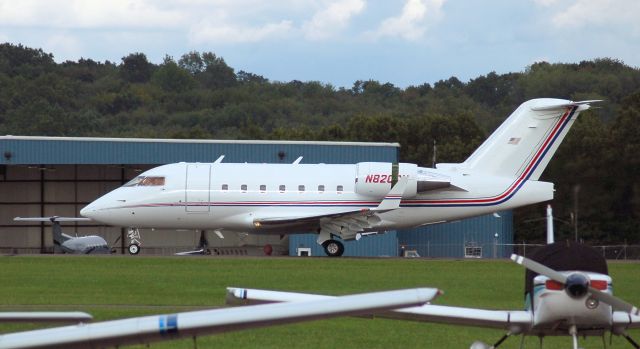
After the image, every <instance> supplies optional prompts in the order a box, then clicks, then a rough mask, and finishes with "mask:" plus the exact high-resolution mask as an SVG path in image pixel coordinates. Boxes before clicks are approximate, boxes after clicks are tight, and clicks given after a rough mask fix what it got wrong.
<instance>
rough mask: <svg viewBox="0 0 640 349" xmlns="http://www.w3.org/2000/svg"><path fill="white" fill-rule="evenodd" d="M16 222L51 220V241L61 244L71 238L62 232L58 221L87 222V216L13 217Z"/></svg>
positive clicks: (57, 244)
mask: <svg viewBox="0 0 640 349" xmlns="http://www.w3.org/2000/svg"><path fill="white" fill-rule="evenodd" d="M13 220H14V221H17V222H51V224H53V229H52V230H53V243H54V245H56V246H59V245H62V243H63V242H65V241H67V240H69V239H71V236H69V235H67V234H65V233H63V232H62V227H61V226H60V222H88V221H91V219H89V218H84V217H59V216H51V217H15V218H14V219H13Z"/></svg>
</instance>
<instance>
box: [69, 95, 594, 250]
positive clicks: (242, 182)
mask: <svg viewBox="0 0 640 349" xmlns="http://www.w3.org/2000/svg"><path fill="white" fill-rule="evenodd" d="M593 102H597V101H581V102H573V101H569V100H563V99H550V98H542V99H534V100H530V101H527V102H525V103H523V104H522V105H520V107H518V108H517V109H516V110H515V111H514V112H513V113H512V114H511V116H509V117H508V118H507V119H506V120H505V121H504V123H503V124H502V125H501V126H500V127H498V129H496V130H495V132H494V133H493V134H492V135H491V136H490V137H489V138H488V139H487V140H486V141H485V142H484V143H483V144H482V145H481V146H480V147H479V148H478V149H477V150H476V151H475V152H474V153H473V154H471V156H469V158H467V159H466V160H465V161H464V162H463V163H459V164H437V165H436V168H424V167H418V165H416V164H410V163H400V164H397V163H384V162H361V163H357V164H349V165H343V164H301V163H300V161H301V159H298V160H296V161H295V162H294V163H292V164H248V163H223V162H222V159H223V158H224V155H223V156H221V157H220V158H219V159H218V160H216V161H215V162H213V163H176V164H169V165H164V166H160V167H156V168H153V169H151V170H148V171H146V172H144V173H142V174H141V175H140V176H138V177H136V178H134V179H133V180H131V181H130V182H129V183H126V184H125V185H123V186H122V187H120V188H117V189H115V190H113V191H111V192H109V193H107V194H106V195H104V196H102V197H100V198H98V199H97V200H95V201H94V202H92V203H91V204H89V205H88V206H86V207H85V208H83V209H82V210H81V211H80V214H81V215H82V216H84V217H89V218H91V219H93V220H95V221H97V222H102V223H104V224H108V225H114V226H120V227H130V228H131V229H132V231H134V232H135V231H137V228H162V229H197V230H214V231H216V232H219V233H221V232H236V233H253V234H277V235H283V234H292V233H300V232H316V233H318V238H317V242H318V244H320V245H322V246H323V247H324V250H325V253H326V254H327V255H329V256H341V255H342V254H343V253H344V244H343V243H342V242H341V241H345V240H358V239H359V238H360V237H362V236H366V235H371V233H376V232H377V233H382V232H385V231H388V230H394V229H406V228H413V227H417V226H421V225H425V224H431V223H440V222H445V221H449V220H456V219H461V218H465V217H472V216H478V215H483V214H490V213H494V212H496V211H500V210H508V209H513V208H516V207H520V206H525V205H530V204H534V203H538V202H544V201H548V200H551V199H552V198H553V192H554V189H553V183H548V182H542V181H539V178H540V175H541V174H542V172H543V171H544V169H545V167H546V166H547V164H548V163H549V161H550V160H551V157H552V156H553V154H554V153H555V151H556V149H557V148H558V146H559V145H560V143H561V142H562V140H563V139H564V137H565V136H566V134H567V132H568V131H569V129H570V128H571V126H572V125H573V123H574V121H575V120H576V118H577V117H578V114H580V112H582V111H584V110H587V109H589V105H590V103H593ZM134 235H136V236H137V234H134ZM134 243H135V244H137V242H133V240H132V242H131V244H130V247H132V248H131V249H130V251H138V250H139V248H138V247H139V246H138V245H135V246H134Z"/></svg>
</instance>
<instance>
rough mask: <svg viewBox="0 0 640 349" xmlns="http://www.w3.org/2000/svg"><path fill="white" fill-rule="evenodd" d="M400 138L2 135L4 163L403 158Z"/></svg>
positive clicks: (1, 159)
mask: <svg viewBox="0 0 640 349" xmlns="http://www.w3.org/2000/svg"><path fill="white" fill-rule="evenodd" d="M399 148H400V144H398V143H366V142H315V141H314V142H307V141H251V140H196V139H145V138H88V137H33V136H0V154H1V155H0V164H3V165H21V164H166V163H172V162H181V161H186V162H212V161H214V160H215V159H217V158H218V157H219V156H220V155H225V162H268V163H278V162H292V161H294V160H296V159H297V158H298V157H299V156H303V157H304V159H303V161H302V162H303V163H319V162H329V160H328V159H331V161H330V162H331V163H354V162H359V161H392V162H395V161H397V160H398V150H399Z"/></svg>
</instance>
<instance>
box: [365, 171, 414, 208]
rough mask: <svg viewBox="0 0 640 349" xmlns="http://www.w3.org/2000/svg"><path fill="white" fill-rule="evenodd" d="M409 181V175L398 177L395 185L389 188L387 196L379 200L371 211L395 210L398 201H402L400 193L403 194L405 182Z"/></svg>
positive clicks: (398, 204)
mask: <svg viewBox="0 0 640 349" xmlns="http://www.w3.org/2000/svg"><path fill="white" fill-rule="evenodd" d="M408 182H409V176H401V177H400V178H398V182H397V183H396V185H394V186H393V188H391V190H389V193H387V196H385V197H384V199H383V200H382V201H381V202H380V205H378V207H376V208H374V209H373V211H390V210H395V209H396V208H398V207H400V201H402V194H404V190H405V189H406V188H407V183H408Z"/></svg>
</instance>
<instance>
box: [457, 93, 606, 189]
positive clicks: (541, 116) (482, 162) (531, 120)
mask: <svg viewBox="0 0 640 349" xmlns="http://www.w3.org/2000/svg"><path fill="white" fill-rule="evenodd" d="M590 102H596V101H583V102H572V101H569V100H564V99H551V98H541V99H532V100H530V101H527V102H525V103H523V104H521V105H520V106H519V107H518V109H516V110H515V111H514V112H513V113H512V114H511V115H510V116H509V117H508V118H507V120H505V122H503V123H502V125H500V127H498V128H497V129H496V130H495V131H494V132H493V134H492V135H491V136H490V137H489V138H488V139H487V140H486V141H485V142H484V143H483V144H482V145H481V146H480V147H479V148H478V149H477V150H476V151H475V152H474V153H473V154H471V156H470V157H469V158H468V159H467V160H466V161H465V162H464V164H463V165H464V167H466V168H467V169H469V170H471V171H477V172H481V173H485V174H489V175H495V176H502V177H520V176H523V177H524V178H525V179H532V180H537V179H538V178H540V175H541V174H542V171H544V169H545V167H546V166H547V164H548V163H549V160H551V157H553V154H554V153H555V151H556V150H557V149H558V146H559V145H560V143H561V142H562V140H563V139H564V137H565V136H566V134H567V132H568V131H569V129H570V128H571V126H572V125H573V122H574V121H575V119H576V118H577V117H578V114H579V113H580V112H581V111H583V110H586V109H589V103H590Z"/></svg>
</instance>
